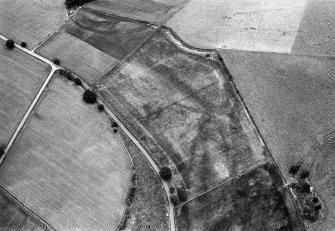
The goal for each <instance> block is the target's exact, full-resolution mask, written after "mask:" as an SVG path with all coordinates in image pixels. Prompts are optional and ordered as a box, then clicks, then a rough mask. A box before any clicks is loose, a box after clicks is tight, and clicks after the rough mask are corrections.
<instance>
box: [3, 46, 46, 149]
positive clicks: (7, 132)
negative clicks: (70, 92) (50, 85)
mask: <svg viewBox="0 0 335 231" xmlns="http://www.w3.org/2000/svg"><path fill="white" fill-rule="evenodd" d="M50 70H51V68H50V67H49V65H46V64H44V63H42V62H40V61H38V60H37V59H35V58H33V57H32V56H29V55H27V54H25V53H24V52H22V51H20V50H19V49H13V50H7V49H6V48H5V42H4V41H3V40H1V41H0V98H1V100H0V142H1V143H8V142H9V140H10V138H11V136H12V135H13V133H14V132H15V129H16V127H17V126H18V124H19V123H20V121H21V119H22V118H23V116H24V114H25V112H26V111H27V109H28V108H29V106H30V104H31V102H32V101H33V99H34V98H35V96H36V94H37V93H38V90H39V88H40V87H41V86H42V84H43V82H44V80H45V78H46V77H47V76H48V74H49V72H50Z"/></svg>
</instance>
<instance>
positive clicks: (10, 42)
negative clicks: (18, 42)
mask: <svg viewBox="0 0 335 231" xmlns="http://www.w3.org/2000/svg"><path fill="white" fill-rule="evenodd" d="M6 47H7V48H8V49H9V50H11V49H13V48H14V47H15V43H14V40H13V39H8V40H7V41H6Z"/></svg>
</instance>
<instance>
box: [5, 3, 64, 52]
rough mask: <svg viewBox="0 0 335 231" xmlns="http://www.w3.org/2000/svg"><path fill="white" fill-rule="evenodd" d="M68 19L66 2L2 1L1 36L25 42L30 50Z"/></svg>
mask: <svg viewBox="0 0 335 231" xmlns="http://www.w3.org/2000/svg"><path fill="white" fill-rule="evenodd" d="M66 19H67V15H66V9H65V6H64V0H44V1H40V0H29V1H26V0H15V1H11V0H2V1H1V7H0V28H1V35H3V36H6V37H9V38H13V39H14V40H15V41H17V42H18V43H20V42H22V41H24V42H26V43H27V44H28V48H29V49H30V50H32V49H34V48H35V47H36V46H37V45H39V44H40V43H41V42H42V41H43V40H44V39H45V38H46V37H47V36H48V35H50V34H52V33H53V32H55V31H56V30H57V28H58V27H60V26H61V25H62V24H63V23H64V22H65V21H66Z"/></svg>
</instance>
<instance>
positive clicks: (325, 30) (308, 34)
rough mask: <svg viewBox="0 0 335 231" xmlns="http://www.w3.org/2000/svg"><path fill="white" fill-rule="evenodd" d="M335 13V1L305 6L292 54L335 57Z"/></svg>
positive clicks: (311, 3) (313, 0) (311, 2)
mask: <svg viewBox="0 0 335 231" xmlns="http://www.w3.org/2000/svg"><path fill="white" fill-rule="evenodd" d="M334 11H335V2H334V1H329V0H328V1H327V0H326V1H318V0H311V1H309V2H308V4H307V5H306V6H305V10H304V14H303V17H302V19H301V22H300V26H299V29H298V34H297V35H296V37H295V41H294V44H293V47H292V51H291V53H294V54H308V55H335V43H334V41H335V34H334V29H333V28H334V27H335V16H334V14H333V12H334Z"/></svg>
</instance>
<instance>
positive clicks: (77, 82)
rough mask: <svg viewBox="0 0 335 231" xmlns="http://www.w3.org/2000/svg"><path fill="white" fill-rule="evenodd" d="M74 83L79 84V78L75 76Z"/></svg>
mask: <svg viewBox="0 0 335 231" xmlns="http://www.w3.org/2000/svg"><path fill="white" fill-rule="evenodd" d="M74 83H75V84H76V85H78V86H81V80H80V79H79V78H75V79H74Z"/></svg>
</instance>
